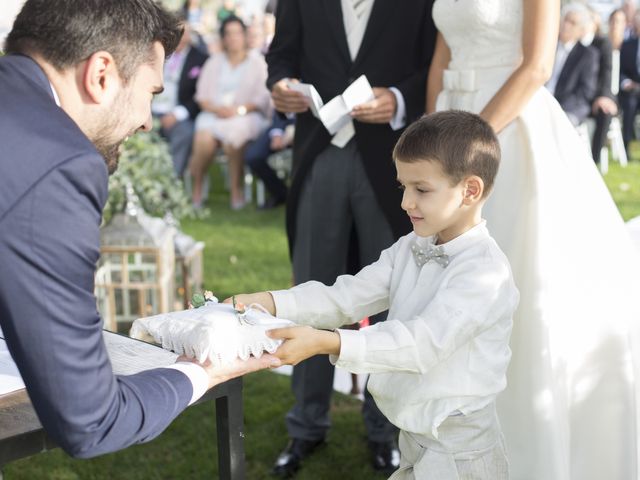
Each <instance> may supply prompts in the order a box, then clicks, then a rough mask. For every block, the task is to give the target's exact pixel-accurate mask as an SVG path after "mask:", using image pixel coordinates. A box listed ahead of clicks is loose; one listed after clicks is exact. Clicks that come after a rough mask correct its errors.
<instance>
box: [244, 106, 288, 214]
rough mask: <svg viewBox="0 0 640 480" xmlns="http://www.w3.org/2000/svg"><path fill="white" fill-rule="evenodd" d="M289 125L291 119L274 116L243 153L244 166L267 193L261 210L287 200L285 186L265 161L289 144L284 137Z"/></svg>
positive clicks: (286, 137)
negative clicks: (262, 183) (256, 178)
mask: <svg viewBox="0 0 640 480" xmlns="http://www.w3.org/2000/svg"><path fill="white" fill-rule="evenodd" d="M289 125H293V118H288V117H284V116H282V115H277V114H275V115H274V116H273V122H272V123H271V126H270V127H269V128H268V129H267V130H265V131H264V132H263V133H262V134H261V135H260V136H259V137H258V138H257V139H256V140H255V141H253V142H251V143H250V144H249V145H248V146H247V149H246V150H245V153H244V162H245V164H246V165H247V166H248V167H249V168H251V171H252V172H253V174H254V175H256V176H257V177H258V178H260V180H262V181H263V182H264V186H265V187H266V188H267V191H268V192H269V198H268V199H267V201H266V202H265V204H264V205H263V206H262V208H263V209H268V208H274V207H277V206H278V205H281V204H283V203H284V202H285V200H286V199H287V186H286V185H285V183H284V182H283V181H282V180H281V179H280V178H278V176H277V175H276V172H274V171H273V169H272V168H271V167H270V166H269V163H268V162H267V160H268V159H269V156H270V155H271V154H272V153H274V152H278V151H280V150H283V149H284V148H286V147H288V146H289V144H290V143H291V140H292V139H290V138H288V136H287V135H285V130H286V128H287V126H289Z"/></svg>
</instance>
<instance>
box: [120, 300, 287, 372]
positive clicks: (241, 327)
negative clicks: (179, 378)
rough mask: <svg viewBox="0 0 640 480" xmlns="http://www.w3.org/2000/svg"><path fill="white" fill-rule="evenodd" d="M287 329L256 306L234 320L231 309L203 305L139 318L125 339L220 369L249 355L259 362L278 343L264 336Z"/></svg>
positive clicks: (274, 348) (278, 341)
mask: <svg viewBox="0 0 640 480" xmlns="http://www.w3.org/2000/svg"><path fill="white" fill-rule="evenodd" d="M291 325H293V323H292V322H290V321H289V320H283V319H280V318H276V317H274V316H272V315H270V314H269V313H267V312H265V311H264V309H262V307H261V306H260V305H251V306H250V307H249V308H248V309H247V311H246V313H244V314H242V315H241V316H238V314H237V312H236V311H235V310H234V309H233V307H232V306H231V305H228V304H222V303H207V304H206V305H204V306H202V307H199V308H194V309H191V310H183V311H179V312H170V313H162V314H160V315H154V316H152V317H145V318H139V319H137V320H136V321H134V322H133V325H132V327H131V331H130V333H129V335H130V336H131V337H132V338H137V339H140V340H151V338H152V339H153V341H155V342H156V343H158V344H160V345H162V348H164V349H167V350H172V351H174V352H176V353H177V354H179V355H183V354H184V355H186V356H188V357H191V358H195V359H197V360H198V361H199V362H204V361H205V360H206V359H207V358H209V359H210V360H211V363H213V364H214V365H224V364H228V363H231V362H233V361H234V360H235V359H236V358H240V359H242V360H247V359H248V358H249V356H251V355H253V356H254V357H258V358H259V357H260V356H261V355H262V353H263V352H265V351H266V352H269V353H273V352H275V351H276V350H277V348H278V347H279V346H280V344H281V343H282V340H275V339H272V338H269V337H267V335H266V333H265V332H266V331H267V330H271V329H273V328H279V327H287V326H291ZM150 337H151V338H150Z"/></svg>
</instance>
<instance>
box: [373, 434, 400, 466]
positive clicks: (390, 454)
mask: <svg viewBox="0 0 640 480" xmlns="http://www.w3.org/2000/svg"><path fill="white" fill-rule="evenodd" d="M369 450H371V463H372V465H373V468H374V469H376V470H377V471H379V472H382V473H384V474H385V475H391V474H392V473H393V472H395V471H396V470H397V469H398V467H399V466H400V450H398V446H397V445H396V442H394V441H389V442H372V441H371V440H369Z"/></svg>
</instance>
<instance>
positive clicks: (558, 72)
mask: <svg viewBox="0 0 640 480" xmlns="http://www.w3.org/2000/svg"><path fill="white" fill-rule="evenodd" d="M562 13H563V14H562V21H561V23H560V34H559V37H558V47H557V50H556V58H555V63H554V65H553V71H552V74H551V78H550V79H549V81H548V82H547V84H546V87H547V89H548V90H549V91H550V92H551V93H552V94H553V95H554V96H555V97H556V100H558V103H559V104H560V106H561V107H562V109H563V110H564V111H565V113H566V114H567V116H568V117H569V120H571V123H573V125H574V126H578V125H580V124H581V123H582V122H583V121H584V120H585V119H586V118H587V117H588V116H589V113H590V112H591V102H592V100H593V98H594V97H595V94H596V87H597V82H598V54H597V53H596V52H595V51H594V50H593V49H591V48H589V47H585V46H584V45H582V44H581V43H580V39H581V38H582V36H583V35H584V32H585V26H586V24H587V22H588V21H589V11H588V10H587V8H586V7H585V6H583V5H581V4H577V3H571V4H568V5H567V6H565V7H564V9H563V12H562Z"/></svg>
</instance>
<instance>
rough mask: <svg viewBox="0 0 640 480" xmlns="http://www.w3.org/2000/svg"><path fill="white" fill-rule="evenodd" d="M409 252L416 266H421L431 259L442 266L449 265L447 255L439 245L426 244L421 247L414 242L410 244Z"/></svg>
mask: <svg viewBox="0 0 640 480" xmlns="http://www.w3.org/2000/svg"><path fill="white" fill-rule="evenodd" d="M411 252H412V253H413V259H414V260H415V261H416V265H418V267H422V266H423V265H424V264H425V263H427V262H428V261H429V260H433V261H434V262H436V263H437V264H438V265H440V266H441V267H442V268H445V267H446V266H447V265H449V255H447V254H446V253H444V248H442V246H441V245H426V246H424V247H421V246H419V245H418V244H417V243H414V244H413V245H411Z"/></svg>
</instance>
